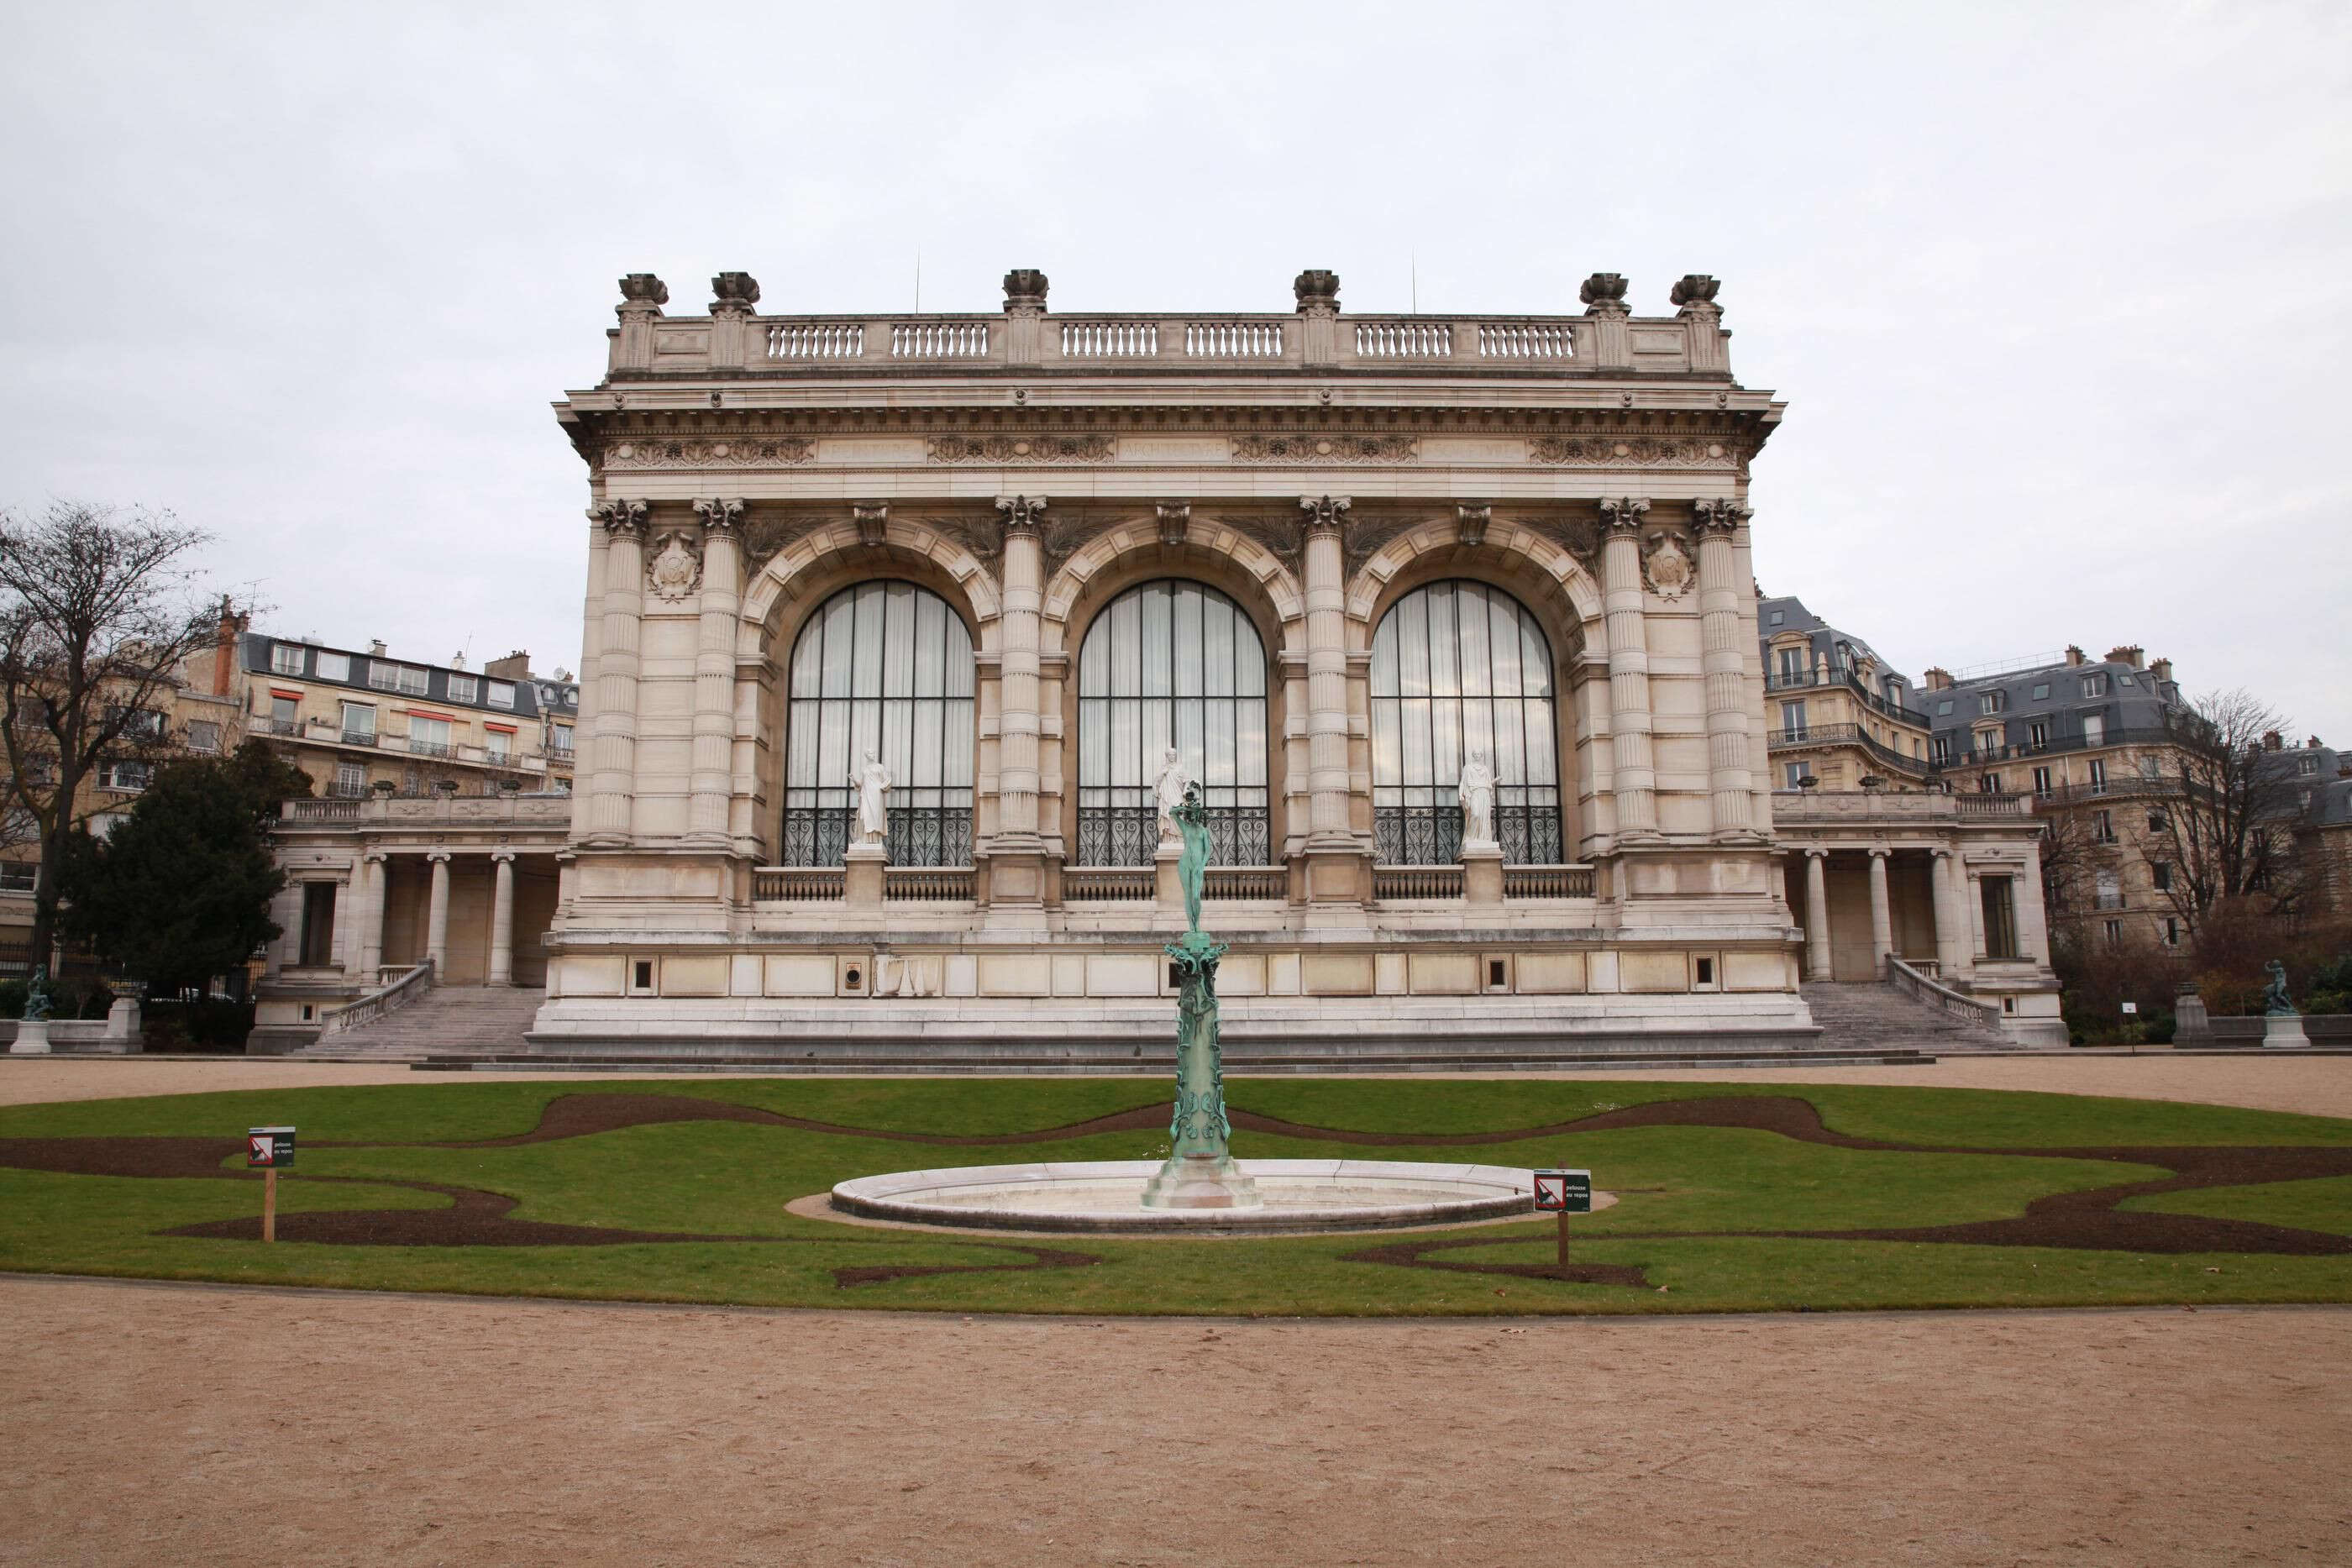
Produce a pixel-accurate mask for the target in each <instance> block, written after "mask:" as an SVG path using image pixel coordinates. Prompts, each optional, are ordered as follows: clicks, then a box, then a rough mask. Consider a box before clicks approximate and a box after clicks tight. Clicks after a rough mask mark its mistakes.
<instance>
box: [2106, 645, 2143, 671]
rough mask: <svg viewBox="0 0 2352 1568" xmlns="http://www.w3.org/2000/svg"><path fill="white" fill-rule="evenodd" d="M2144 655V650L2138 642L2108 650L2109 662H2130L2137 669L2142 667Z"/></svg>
mask: <svg viewBox="0 0 2352 1568" xmlns="http://www.w3.org/2000/svg"><path fill="white" fill-rule="evenodd" d="M2142 656H2143V651H2142V650H2141V648H2140V646H2139V645H2138V644H2137V643H2125V644H2123V645H2122V646H2121V647H2118V648H2110V649H2108V650H2107V663H2109V664H2129V665H2130V666H2131V667H2132V668H2133V669H2135V670H2137V669H2138V668H2139V667H2140V660H2141V657H2142Z"/></svg>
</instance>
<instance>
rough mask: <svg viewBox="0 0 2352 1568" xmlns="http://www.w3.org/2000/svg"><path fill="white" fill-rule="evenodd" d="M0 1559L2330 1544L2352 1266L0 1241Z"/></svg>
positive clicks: (2289, 1558)
mask: <svg viewBox="0 0 2352 1568" xmlns="http://www.w3.org/2000/svg"><path fill="white" fill-rule="evenodd" d="M0 1314H5V1321H6V1322H7V1323H8V1325H9V1328H8V1332H7V1333H6V1334H5V1336H0V1388H5V1394H4V1395H0V1400H5V1406H6V1410H5V1420H0V1561H6V1562H14V1563H167V1562H168V1563H268V1562H299V1563H395V1564H399V1563H556V1562H562V1563H583V1564H601V1563H615V1564H618V1563H627V1564H631V1565H633V1568H642V1565H644V1564H655V1563H677V1564H705V1563H761V1564H769V1563H850V1564H867V1563H873V1564H882V1563H1020V1564H1040V1565H1047V1568H1051V1565H1056V1564H1064V1563H1112V1564H1145V1563H1150V1564H1160V1563H1169V1564H1174V1563H1236V1564H1266V1563H1283V1564H1321V1563H1448V1564H1465V1563H1474V1564H1487V1563H1494V1564H1513V1563H1544V1564H1547V1565H1550V1564H1558V1563H1675V1564H1696V1563H1707V1564H1745V1563H1827V1564H1853V1563H1939V1564H1944V1563H1966V1564H1977V1563H1982V1564H2003V1565H2007V1564H2014V1563H2066V1564H2118V1565H2125V1564H2128V1565H2132V1568H2158V1565H2164V1564H2174V1563H2183V1564H2186V1563H2344V1562H2347V1561H2352V1484H2347V1460H2346V1458H2345V1456H2346V1455H2347V1453H2352V1309H2272V1310H2252V1311H2211V1310H2209V1311H2205V1312H2180V1311H2170V1312H2088V1313H2000V1314H1975V1315H1967V1316H1962V1315H1937V1314H1899V1315H1898V1314H1885V1315H1880V1316H1853V1317H1842V1316H1837V1317H1833V1316H1823V1317H1801V1318H1784V1319H1759V1318H1722V1319H1706V1320H1690V1319H1685V1320H1654V1321H1633V1322H1626V1321H1616V1322H1528V1323H1523V1324H1518V1323H1504V1324H1497V1323H1494V1322H1482V1323H1475V1324H1470V1323H1461V1324H1455V1323H1434V1322H1406V1323H1357V1322H1307V1323H1298V1322H1282V1323H1235V1322H1200V1321H1197V1320H1195V1321H1189V1322H1117V1321H1113V1322H1108V1323H1104V1322H1095V1321H1073V1322H1047V1321H1040V1320H1031V1319H979V1320H957V1319H922V1318H914V1317H896V1316H890V1315H883V1314H875V1315H865V1316H860V1315H854V1314H847V1313H829V1312H807V1313H792V1312H711V1311H700V1310H687V1311H680V1310H666V1309H659V1308H642V1307H590V1306H566V1305H554V1304H546V1303H538V1302H512V1301H465V1300H452V1299H435V1298H411V1297H398V1296H373V1297H371V1296H363V1295H342V1294H337V1293H332V1292H310V1291H240V1290H233V1289H224V1288H219V1287H191V1286H154V1285H135V1284H113V1283H100V1282H88V1281H41V1280H22V1279H19V1280H6V1281H0Z"/></svg>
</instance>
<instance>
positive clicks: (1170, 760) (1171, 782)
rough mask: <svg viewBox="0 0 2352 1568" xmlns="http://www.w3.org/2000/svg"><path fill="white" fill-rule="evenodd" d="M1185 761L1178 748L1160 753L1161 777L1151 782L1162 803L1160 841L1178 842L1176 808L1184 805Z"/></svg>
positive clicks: (1153, 790)
mask: <svg viewBox="0 0 2352 1568" xmlns="http://www.w3.org/2000/svg"><path fill="white" fill-rule="evenodd" d="M1184 784H1185V779H1184V761H1183V758H1182V757H1181V755H1179V754H1178V752H1177V750H1176V748H1175V747H1172V746H1171V747H1167V748H1165V749H1164V750H1162V751H1161V752H1160V777H1159V778H1157V779H1153V780H1152V782H1151V789H1152V793H1153V795H1154V796H1156V797H1157V798H1158V800H1159V802H1160V842H1161V843H1163V844H1172V843H1174V842H1176V841H1177V833H1176V816H1175V812H1176V808H1177V807H1179V806H1181V805H1182V804H1183V803H1184Z"/></svg>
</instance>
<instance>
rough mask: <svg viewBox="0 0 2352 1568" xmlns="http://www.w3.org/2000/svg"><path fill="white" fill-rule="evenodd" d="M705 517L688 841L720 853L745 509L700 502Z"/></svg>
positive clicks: (735, 503) (724, 839)
mask: <svg viewBox="0 0 2352 1568" xmlns="http://www.w3.org/2000/svg"><path fill="white" fill-rule="evenodd" d="M694 509H695V511H696V512H697V513H698V515H699V516H700V517H701V518H702V618H701V621H700V623H699V624H698V626H697V627H696V640H695V648H694V749H693V753H692V756H691V759H690V767H691V768H692V773H691V788H692V790H693V796H692V799H691V800H690V801H689V803H688V814H687V841H688V843H690V844H693V845H695V846H696V847H698V848H704V849H719V850H723V849H726V848H728V847H729V845H730V842H731V841H730V837H729V834H728V823H727V812H728V801H729V798H730V795H731V793H732V785H733V777H734V766H735V618H736V612H737V610H738V609H739V607H740V604H741V602H742V540H741V538H740V531H739V530H740V526H741V523H742V518H743V503H742V502H741V501H740V500H733V499H724V498H720V499H712V500H704V501H697V502H695V503H694Z"/></svg>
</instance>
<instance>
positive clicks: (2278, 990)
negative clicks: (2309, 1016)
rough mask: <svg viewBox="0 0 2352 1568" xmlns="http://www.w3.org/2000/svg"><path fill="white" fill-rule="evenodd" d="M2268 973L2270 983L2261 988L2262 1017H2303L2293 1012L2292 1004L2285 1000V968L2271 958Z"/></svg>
mask: <svg viewBox="0 0 2352 1568" xmlns="http://www.w3.org/2000/svg"><path fill="white" fill-rule="evenodd" d="M2268 972H2269V974H2270V977H2271V983H2270V984H2269V985H2268V986H2265V987H2264V988H2263V1017H2264V1018H2289V1019H2291V1018H2301V1017H2302V1016H2303V1015H2302V1014H2301V1013H2298V1012H2296V1011H2295V1010H2294V1003H2293V1002H2292V1001H2289V1000H2288V999H2287V994H2286V966H2285V965H2284V964H2282V963H2280V962H2279V961H2278V960H2277V959H2276V958H2273V959H2272V960H2271V961H2270V964H2269V967H2268Z"/></svg>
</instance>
